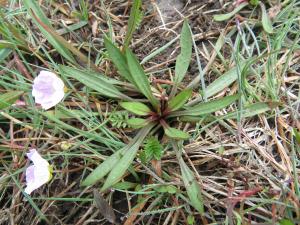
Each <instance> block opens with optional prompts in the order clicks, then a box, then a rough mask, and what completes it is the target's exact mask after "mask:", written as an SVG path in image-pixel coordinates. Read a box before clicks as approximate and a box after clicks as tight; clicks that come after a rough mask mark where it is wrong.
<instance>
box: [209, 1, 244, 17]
mask: <svg viewBox="0 0 300 225" xmlns="http://www.w3.org/2000/svg"><path fill="white" fill-rule="evenodd" d="M247 5H248V2H244V3H242V4H240V5H239V6H238V7H236V8H235V9H234V10H233V11H231V12H230V13H226V14H219V15H214V20H215V21H218V22H220V21H225V20H229V19H230V18H231V17H233V16H234V15H235V14H237V13H238V12H239V11H241V10H242V9H243V8H245V7H246V6H247Z"/></svg>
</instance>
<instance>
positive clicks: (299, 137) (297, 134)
mask: <svg viewBox="0 0 300 225" xmlns="http://www.w3.org/2000/svg"><path fill="white" fill-rule="evenodd" d="M293 134H294V136H295V139H296V142H297V143H298V145H300V132H299V131H297V129H296V128H293Z"/></svg>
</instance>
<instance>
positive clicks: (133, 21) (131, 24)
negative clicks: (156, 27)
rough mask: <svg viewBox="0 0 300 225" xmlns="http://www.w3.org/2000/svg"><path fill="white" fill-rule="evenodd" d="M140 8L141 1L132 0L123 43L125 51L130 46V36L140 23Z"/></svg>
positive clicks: (141, 15)
mask: <svg viewBox="0 0 300 225" xmlns="http://www.w3.org/2000/svg"><path fill="white" fill-rule="evenodd" d="M141 7H142V0H134V2H133V5H132V8H131V10H130V17H129V20H128V26H127V32H126V36H125V41H124V49H127V48H128V46H129V45H130V42H131V39H132V35H133V33H134V31H135V30H136V29H137V28H138V26H139V25H140V23H141V21H142V18H143V14H142V11H141Z"/></svg>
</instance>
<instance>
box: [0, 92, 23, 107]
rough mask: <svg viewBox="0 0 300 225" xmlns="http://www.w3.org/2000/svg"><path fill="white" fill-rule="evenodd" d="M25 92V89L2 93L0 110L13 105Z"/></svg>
mask: <svg viewBox="0 0 300 225" xmlns="http://www.w3.org/2000/svg"><path fill="white" fill-rule="evenodd" d="M21 94H23V91H9V92H6V93H4V94H2V95H0V110H1V109H5V108H7V107H9V106H11V105H12V104H13V103H15V101H16V100H17V99H18V98H19V96H20V95H21Z"/></svg>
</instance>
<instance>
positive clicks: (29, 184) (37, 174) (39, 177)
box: [25, 149, 52, 194]
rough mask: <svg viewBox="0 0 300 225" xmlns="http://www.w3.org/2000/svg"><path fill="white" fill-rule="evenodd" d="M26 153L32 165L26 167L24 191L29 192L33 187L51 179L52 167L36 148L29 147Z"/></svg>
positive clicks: (37, 186)
mask: <svg viewBox="0 0 300 225" xmlns="http://www.w3.org/2000/svg"><path fill="white" fill-rule="evenodd" d="M26 155H27V157H28V158H29V159H30V160H31V161H32V162H33V165H31V166H29V167H28V168H27V169H26V188H25V192H26V193H27V194H30V193H31V192H32V191H34V190H35V189H37V188H39V187H41V186H42V185H43V184H45V183H47V182H48V181H50V180H51V178H52V168H51V166H50V165H49V163H48V162H47V160H45V159H43V158H42V157H41V156H40V154H39V153H38V152H37V151H36V149H30V150H29V153H26Z"/></svg>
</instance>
